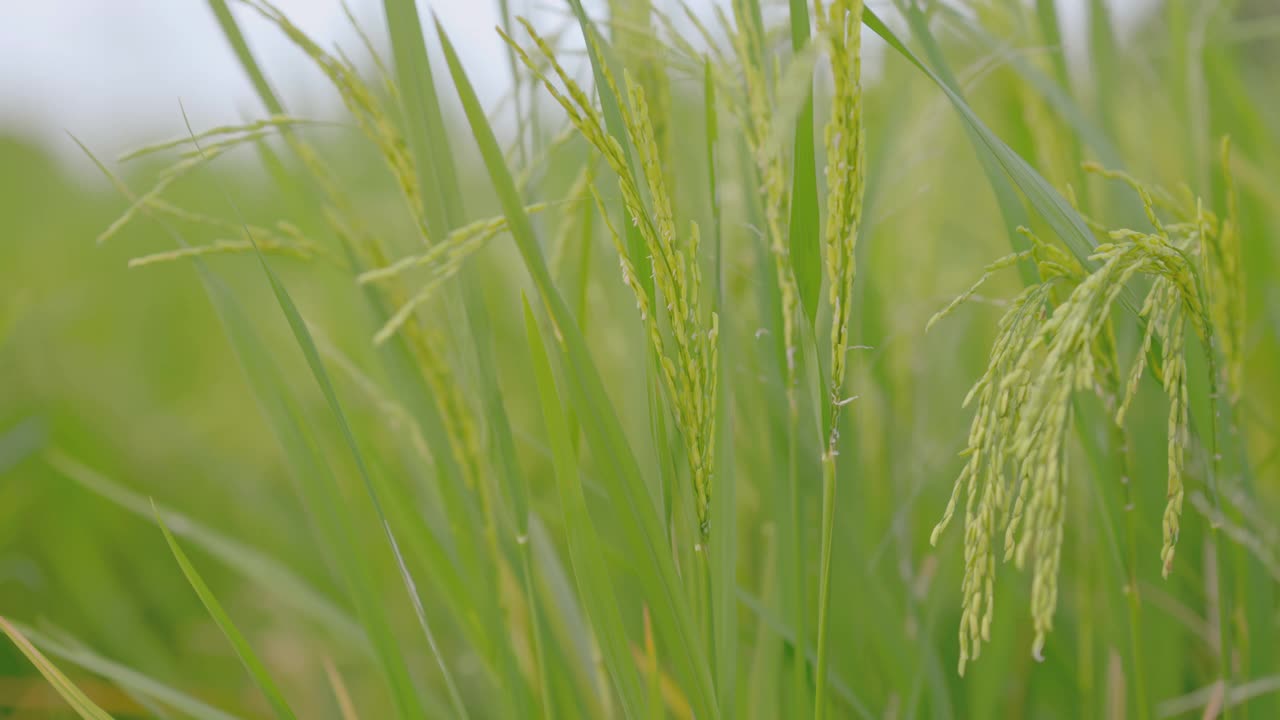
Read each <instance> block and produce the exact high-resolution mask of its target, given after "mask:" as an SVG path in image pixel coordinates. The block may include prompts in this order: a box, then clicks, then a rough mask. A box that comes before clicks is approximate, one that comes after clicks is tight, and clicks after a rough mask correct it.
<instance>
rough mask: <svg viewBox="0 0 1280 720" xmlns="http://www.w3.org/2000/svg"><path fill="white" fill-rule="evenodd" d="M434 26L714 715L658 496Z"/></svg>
mask: <svg viewBox="0 0 1280 720" xmlns="http://www.w3.org/2000/svg"><path fill="white" fill-rule="evenodd" d="M436 29H437V33H438V34H439V36H440V41H441V45H442V46H443V48H444V52H445V59H446V60H447V62H448V65H449V71H450V74H451V75H452V77H453V82H454V87H455V89H456V91H457V92H458V96H459V98H460V99H461V101H462V106H463V109H464V111H465V112H466V115H467V121H468V123H469V124H470V125H471V130H472V135H473V136H474V138H475V140H476V144H477V145H478V146H479V148H480V152H481V156H482V157H483V160H484V163H485V167H486V168H487V169H488V172H489V177H490V180H491V182H492V184H493V186H494V189H495V191H496V192H497V194H498V197H499V199H500V200H501V202H502V207H503V212H504V214H505V215H506V218H507V222H508V224H509V226H510V231H511V235H512V238H513V239H514V240H515V242H516V245H517V248H518V249H519V251H520V255H521V258H522V259H523V261H524V264H525V267H526V269H527V270H528V272H529V274H530V276H531V277H532V278H533V281H534V284H535V286H536V288H537V290H538V294H539V296H540V297H541V299H542V301H543V303H544V304H545V305H546V307H547V309H548V311H549V312H550V313H551V316H552V319H553V320H554V321H555V324H556V327H557V328H558V329H559V330H560V333H561V337H562V338H563V343H564V344H563V348H564V352H565V356H566V358H567V360H568V363H569V369H570V377H572V378H573V382H571V383H570V391H571V393H573V397H574V402H575V403H577V404H578V406H579V412H580V417H581V420H582V429H583V430H584V432H585V433H586V435H587V438H588V442H590V443H591V444H592V446H593V447H594V451H593V452H594V454H595V456H596V457H597V458H600V459H601V461H602V462H609V463H612V464H613V468H614V472H613V473H612V474H611V476H610V480H612V481H613V482H612V488H611V489H613V490H616V492H617V493H618V494H617V496H616V497H617V500H618V501H620V504H621V505H622V506H623V508H624V509H625V510H627V511H628V512H622V513H619V515H618V518H619V520H621V521H622V522H621V523H620V530H621V531H622V533H623V535H624V537H625V538H626V539H627V541H628V543H629V546H630V548H631V549H632V555H633V557H634V559H635V561H636V567H637V571H638V573H637V574H638V578H639V580H640V581H641V584H642V586H643V588H644V593H645V597H646V598H647V599H648V601H649V602H650V609H651V611H652V612H653V613H654V627H655V628H656V629H657V630H658V632H659V634H660V636H661V637H662V642H663V643H664V644H665V646H666V648H667V650H668V652H670V653H671V657H672V661H673V664H674V666H675V667H676V668H678V670H679V672H678V673H677V677H680V678H681V679H683V680H684V681H685V682H687V683H689V684H690V685H691V686H692V692H690V693H689V696H690V703H691V704H692V705H693V707H694V708H695V711H696V713H697V715H698V717H702V718H717V717H719V712H718V708H717V705H716V702H715V696H714V695H715V694H714V684H713V682H712V680H711V673H710V670H709V667H708V664H707V661H706V658H705V655H704V654H703V652H702V647H701V644H700V643H698V641H697V638H698V634H697V631H696V629H695V624H694V622H693V617H692V613H691V612H690V611H689V606H688V603H687V600H686V598H685V596H684V595H683V592H682V590H681V586H680V580H679V577H678V575H677V573H676V570H675V567H674V565H673V563H672V561H671V550H670V547H669V545H668V543H667V541H666V537H665V532H664V530H663V528H662V526H661V521H660V520H659V516H658V512H657V507H656V506H655V505H654V502H653V497H652V496H651V495H650V493H649V491H648V489H647V488H646V486H645V482H644V479H643V477H642V476H641V475H640V472H639V468H638V466H637V464H636V460H635V455H634V454H633V453H632V451H631V448H630V445H629V444H628V442H627V440H626V437H625V435H624V434H623V431H622V427H621V424H620V423H619V421H618V416H617V414H616V412H615V411H614V410H613V407H612V405H611V404H610V402H609V400H608V396H607V395H606V393H605V391H604V386H603V382H602V381H601V379H600V374H599V371H598V370H597V369H596V367H595V364H594V362H593V361H592V360H591V356H590V353H589V352H588V350H587V345H586V340H585V339H584V338H583V336H582V333H581V330H580V329H579V328H578V326H577V325H576V323H575V322H574V319H573V317H572V315H571V314H570V312H569V308H568V306H567V305H566V304H565V302H564V300H563V298H562V297H561V296H560V293H559V291H558V290H557V289H556V287H555V285H554V283H553V282H552V279H551V273H550V271H549V270H548V269H547V264H546V260H545V259H544V258H543V256H542V252H541V249H540V248H539V246H538V242H537V239H536V238H535V236H534V233H533V226H532V224H531V223H530V221H529V217H528V214H527V213H526V212H525V210H524V204H523V202H522V200H521V198H520V196H519V193H518V191H517V189H516V186H515V182H514V180H513V179H512V177H511V172H510V170H509V169H508V167H507V164H506V159H505V158H504V157H503V154H502V148H501V146H500V145H499V144H498V141H497V138H496V137H495V136H494V134H493V128H492V127H490V125H489V121H488V118H487V117H486V116H485V113H484V109H483V108H482V107H481V106H480V102H479V100H478V98H477V97H476V95H475V90H474V89H473V88H472V86H471V82H470V80H469V79H468V78H467V75H466V71H465V70H464V69H463V68H462V64H461V62H460V61H459V60H458V57H457V53H456V52H455V50H454V48H453V44H452V43H451V42H450V40H449V38H448V35H447V33H445V31H444V28H443V27H442V26H441V25H440V24H439V21H438V19H437V21H436Z"/></svg>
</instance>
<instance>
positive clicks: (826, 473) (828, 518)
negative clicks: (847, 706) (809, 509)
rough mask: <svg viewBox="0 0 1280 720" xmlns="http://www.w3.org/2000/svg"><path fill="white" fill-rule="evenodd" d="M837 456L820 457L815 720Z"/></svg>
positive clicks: (823, 658) (820, 710) (823, 689)
mask: <svg viewBox="0 0 1280 720" xmlns="http://www.w3.org/2000/svg"><path fill="white" fill-rule="evenodd" d="M835 504H836V456H835V451H834V448H833V447H829V448H828V449H827V452H826V453H824V454H823V456H822V556H821V567H820V569H819V571H818V572H819V575H818V659H817V663H815V664H816V672H817V677H816V678H815V679H814V681H815V687H816V690H815V691H814V695H813V717H814V720H822V719H823V718H824V717H825V716H826V707H827V702H826V693H827V613H828V610H829V607H830V605H831V536H832V530H833V529H834V527H835V510H836V508H835Z"/></svg>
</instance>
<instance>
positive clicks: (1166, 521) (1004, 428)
mask: <svg viewBox="0 0 1280 720" xmlns="http://www.w3.org/2000/svg"><path fill="white" fill-rule="evenodd" d="M1086 170H1088V171H1091V172H1096V173H1099V174H1102V175H1104V176H1106V177H1110V178H1114V179H1118V180H1120V181H1122V182H1125V183H1126V184H1128V185H1129V186H1130V187H1131V188H1133V190H1134V191H1135V192H1136V193H1137V194H1138V197H1139V199H1140V201H1141V203H1142V206H1143V209H1144V212H1145V213H1146V216H1147V220H1148V222H1149V223H1150V224H1151V227H1152V229H1153V232H1140V231H1135V230H1128V229H1122V230H1113V231H1111V232H1110V233H1109V237H1108V240H1109V242H1104V243H1102V244H1101V245H1099V246H1098V247H1097V248H1096V249H1095V252H1094V254H1093V255H1092V257H1091V260H1093V261H1094V262H1097V263H1099V265H1098V267H1097V269H1095V270H1094V271H1093V272H1091V273H1088V274H1085V273H1084V272H1083V270H1082V269H1081V268H1080V266H1079V265H1078V263H1074V261H1072V260H1071V259H1070V258H1069V257H1068V256H1066V255H1065V253H1063V252H1062V251H1061V250H1057V249H1055V248H1053V247H1052V246H1049V245H1046V244H1045V243H1043V242H1041V241H1039V240H1038V239H1037V238H1035V236H1034V235H1030V233H1028V235H1029V236H1030V237H1031V238H1032V240H1033V248H1032V250H1031V251H1029V252H1030V253H1031V254H1032V255H1034V256H1035V258H1036V260H1037V264H1038V266H1039V267H1040V271H1041V277H1042V282H1041V283H1040V284H1037V285H1034V286H1032V287H1030V288H1028V289H1027V290H1026V291H1024V292H1023V294H1022V295H1020V296H1019V299H1018V300H1016V301H1015V302H1014V304H1013V305H1011V306H1010V308H1009V309H1008V311H1007V312H1006V314H1005V316H1004V317H1003V318H1002V319H1001V322H1000V329H999V332H998V335H997V339H996V343H995V345H994V347H993V349H992V353H991V356H990V359H989V361H988V366H987V371H986V372H985V373H984V375H983V376H982V378H981V379H979V381H978V383H977V384H976V385H975V386H974V387H973V389H972V390H971V391H970V393H969V395H968V397H967V398H966V404H968V403H969V402H971V401H972V400H974V399H977V400H978V406H977V411H976V413H975V415H974V420H973V423H972V425H971V427H970V436H969V443H968V447H967V449H966V451H965V452H966V454H967V455H968V460H967V462H966V464H965V467H964V469H963V470H962V471H961V474H960V477H959V478H958V479H957V482H956V486H955V490H954V492H953V494H952V497H951V500H950V502H949V503H948V505H947V509H946V511H945V512H944V514H943V517H942V520H941V521H940V522H939V523H938V525H937V527H935V529H934V532H933V535H932V537H931V541H932V542H934V543H936V542H937V540H938V538H939V536H940V535H941V533H942V531H943V530H944V529H945V528H946V526H947V524H948V523H949V522H950V520H951V518H952V516H953V514H954V512H955V509H956V505H957V504H958V501H959V497H960V494H961V492H962V490H963V492H964V493H965V494H966V496H967V502H966V511H965V528H966V530H965V579H964V582H963V584H962V594H963V595H962V597H963V606H964V614H963V617H962V620H961V627H960V648H961V650H960V672H961V673H962V674H963V672H964V668H965V664H966V663H967V662H968V661H969V660H973V659H975V658H977V657H978V654H979V652H980V649H981V646H982V643H983V642H985V641H986V640H988V639H989V637H990V622H991V613H992V605H993V601H994V594H993V585H992V579H993V577H994V572H995V560H994V550H993V549H992V547H991V537H992V535H993V533H994V532H995V530H996V527H997V517H999V522H1000V524H1002V525H1003V526H1004V533H1005V538H1004V556H1005V559H1006V560H1012V561H1014V562H1015V564H1016V565H1017V566H1018V567H1019V568H1022V567H1025V566H1026V564H1027V563H1028V562H1030V563H1031V565H1032V575H1033V579H1032V598H1031V606H1032V619H1033V625H1034V630H1035V639H1034V643H1033V653H1034V654H1035V656H1036V657H1040V656H1041V653H1042V650H1043V648H1044V644H1045V641H1046V637H1047V634H1048V632H1049V631H1050V630H1051V629H1052V627H1053V615H1054V612H1055V609H1056V606H1057V598H1058V579H1057V575H1058V568H1059V564H1060V558H1061V551H1062V550H1061V547H1062V536H1063V523H1064V518H1065V507H1066V505H1065V502H1064V497H1065V494H1066V492H1067V489H1068V481H1069V477H1070V473H1069V469H1068V465H1067V456H1068V449H1067V447H1066V437H1067V431H1068V428H1069V426H1070V423H1071V417H1072V412H1073V409H1072V396H1073V394H1074V393H1076V392H1081V391H1093V392H1097V393H1100V394H1101V393H1106V392H1110V393H1119V392H1120V388H1119V387H1118V386H1119V379H1118V377H1116V372H1115V368H1114V360H1113V359H1112V356H1113V355H1114V349H1113V348H1114V339H1113V338H1112V337H1111V332H1112V331H1111V311H1112V307H1113V306H1114V304H1115V302H1116V300H1117V299H1118V298H1119V297H1120V294H1121V293H1122V292H1123V291H1124V290H1125V288H1126V287H1128V286H1129V285H1130V284H1131V283H1132V282H1133V281H1134V279H1135V278H1138V277H1147V278H1150V280H1151V284H1150V287H1149V290H1148V293H1147V296H1146V298H1145V300H1144V302H1143V305H1142V308H1141V310H1140V311H1139V317H1140V319H1141V320H1142V321H1143V322H1145V324H1146V325H1145V328H1144V330H1143V333H1142V335H1141V341H1140V343H1139V347H1138V351H1137V353H1136V356H1135V358H1134V361H1133V366H1132V367H1131V368H1130V371H1129V375H1128V378H1127V380H1126V382H1125V383H1124V387H1123V394H1122V395H1120V396H1119V397H1118V398H1115V397H1111V398H1106V397H1104V400H1108V404H1107V406H1108V407H1110V408H1113V410H1114V413H1115V421H1116V423H1117V424H1119V425H1122V424H1123V422H1124V420H1125V417H1126V414H1127V413H1128V410H1129V408H1130V407H1131V405H1132V402H1133V399H1134V396H1135V394H1136V392H1137V389H1138V385H1139V382H1140V380H1141V377H1142V374H1143V371H1144V369H1145V368H1147V367H1148V366H1151V369H1152V371H1153V372H1154V373H1155V374H1156V375H1157V377H1158V378H1159V380H1160V383H1161V388H1162V389H1163V391H1164V394H1165V395H1166V397H1167V398H1168V401H1169V413H1168V421H1167V428H1166V441H1167V452H1166V463H1167V488H1166V495H1167V502H1166V505H1165V509H1164V513H1163V517H1162V521H1161V524H1162V536H1163V542H1162V547H1161V550H1160V559H1161V571H1162V573H1163V574H1164V575H1166V576H1167V575H1168V574H1169V572H1170V570H1171V568H1172V563H1173V558H1174V553H1175V550H1176V547H1177V542H1178V536H1179V533H1180V524H1181V516H1182V506H1183V498H1184V496H1185V488H1184V479H1185V477H1186V474H1187V468H1186V448H1187V446H1188V445H1189V443H1190V442H1191V436H1190V399H1189V390H1188V379H1187V359H1186V357H1187V352H1188V350H1187V344H1186V328H1187V327H1188V326H1190V327H1191V328H1192V329H1193V330H1194V331H1195V332H1196V334H1197V335H1198V336H1199V337H1200V338H1201V340H1202V341H1204V342H1205V343H1206V344H1207V345H1210V346H1211V345H1212V338H1213V336H1214V333H1215V330H1216V329H1217V328H1218V327H1219V324H1220V323H1222V322H1227V321H1226V320H1221V319H1220V318H1225V317H1226V316H1227V313H1230V312H1238V306H1234V305H1233V304H1232V303H1231V301H1220V302H1219V303H1218V307H1219V310H1217V311H1215V310H1214V309H1213V308H1214V304H1215V297H1214V296H1213V294H1212V292H1210V294H1209V297H1206V296H1205V291H1204V290H1203V288H1204V287H1206V285H1205V284H1201V283H1198V282H1197V273H1200V272H1203V273H1204V274H1205V275H1206V276H1209V277H1212V276H1213V275H1214V273H1219V275H1220V276H1221V278H1222V279H1220V280H1218V281H1215V282H1219V283H1221V284H1223V285H1226V284H1227V283H1229V282H1230V281H1228V280H1226V279H1225V278H1226V277H1227V276H1228V275H1229V273H1230V272H1231V271H1229V270H1221V269H1215V268H1217V267H1218V266H1219V265H1222V264H1224V263H1227V261H1226V260H1225V258H1224V257H1223V256H1224V255H1225V253H1226V252H1229V251H1227V250H1225V249H1224V250H1223V252H1222V253H1218V252H1217V251H1216V250H1215V249H1214V243H1215V242H1217V241H1220V239H1221V237H1222V236H1223V234H1230V232H1232V231H1233V229H1232V228H1231V227H1230V224H1229V222H1219V221H1218V220H1217V219H1216V217H1215V216H1213V215H1212V213H1209V212H1207V211H1205V210H1204V208H1203V205H1202V203H1200V201H1198V200H1194V201H1193V200H1189V199H1188V200H1184V201H1182V202H1183V204H1182V205H1181V206H1175V205H1174V204H1173V203H1174V202H1175V201H1174V200H1173V199H1172V198H1173V196H1172V195H1170V194H1169V193H1167V192H1164V191H1161V190H1159V189H1155V190H1152V189H1149V188H1148V187H1147V186H1145V185H1143V184H1142V183H1140V182H1138V181H1137V180H1136V179H1134V178H1132V177H1131V176H1129V175H1126V174H1124V173H1119V172H1114V171H1108V170H1103V169H1102V168H1100V167H1099V166H1097V165H1093V164H1088V165H1086ZM1161 211H1165V212H1169V213H1170V214H1171V215H1172V216H1173V217H1172V219H1170V220H1166V219H1164V218H1162V217H1161ZM1013 257H1015V256H1007V257H1006V258H1002V259H1001V260H1000V261H997V262H996V263H994V264H993V265H992V266H990V267H989V271H990V269H998V267H1007V266H1008V265H1010V264H1012V263H1013V262H1014V260H1012V259H1011V258H1013ZM1234 262H1237V263H1238V260H1236V261H1234ZM983 279H984V280H985V279H986V278H985V276H984V278H983ZM1055 281H1065V282H1066V284H1067V285H1068V286H1070V287H1071V290H1070V292H1069V294H1067V295H1066V296H1065V297H1057V296H1056V295H1055V294H1054V292H1053V287H1054V285H1055V284H1056V283H1055ZM975 287H976V286H975ZM971 293H972V290H970V291H969V292H968V293H966V294H964V295H962V296H961V298H960V300H963V299H964V298H966V297H968V296H969V295H970V294H971ZM1029 303H1030V304H1029ZM957 304H958V303H957V302H953V303H952V304H951V305H949V306H948V307H947V308H946V309H945V310H944V311H943V312H942V313H940V315H945V314H946V313H948V312H950V311H951V310H952V309H953V308H954V307H955V306H956V305H957ZM1048 307H1052V308H1053V309H1052V312H1051V313H1049V314H1048V315H1047V316H1046V315H1045V314H1044V312H1043V309H1044V308H1048ZM1157 342H1158V343H1159V347H1160V348H1161V353H1160V357H1159V358H1158V359H1155V358H1152V357H1151V354H1152V351H1153V349H1154V347H1155V346H1156V343H1157ZM1155 363H1158V364H1155ZM1108 388H1110V389H1108ZM1113 402H1114V403H1115V405H1112V404H1111V403H1113ZM1015 487H1016V490H1014V488H1015Z"/></svg>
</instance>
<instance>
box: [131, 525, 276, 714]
mask: <svg viewBox="0 0 1280 720" xmlns="http://www.w3.org/2000/svg"><path fill="white" fill-rule="evenodd" d="M151 509H152V513H153V514H154V516H155V521H156V524H157V525H159V526H160V532H162V533H164V540H165V542H166V543H168V545H169V551H170V552H172V553H173V558H174V559H175V560H177V561H178V567H180V568H182V574H183V575H185V576H186V578H187V582H188V583H190V584H191V589H192V590H195V591H196V595H198V596H200V602H201V603H203V604H204V607H205V609H206V610H208V611H209V615H210V617H212V618H213V621H214V622H215V623H217V624H218V629H220V630H222V634H223V635H225V636H226V637H227V641H228V642H230V643H231V647H232V648H233V649H235V651H236V655H237V656H238V657H239V658H240V662H241V663H243V664H244V668H245V670H247V671H248V672H249V677H251V678H252V679H253V682H254V684H256V685H257V686H258V689H259V690H261V691H262V694H263V695H264V696H266V698H267V702H268V703H270V704H271V709H272V710H273V711H274V712H275V714H276V717H280V718H294V717H295V715H294V714H293V710H292V709H291V708H290V707H289V702H288V701H287V700H285V699H284V694H283V693H281V692H280V688H279V687H278V686H277V685H276V682H275V680H273V679H272V677H271V673H270V672H269V671H268V670H267V666H266V665H265V664H263V662H262V660H261V659H260V658H259V657H258V654H257V653H255V652H254V651H253V648H252V647H251V646H250V645H249V641H248V640H246V639H245V637H244V635H243V634H242V633H241V632H240V630H239V628H237V627H236V625H235V623H234V622H233V621H232V620H231V616H230V615H228V614H227V612H226V610H225V609H223V607H222V603H220V602H218V598H217V597H216V596H215V595H214V594H213V591H212V590H210V589H209V586H208V585H207V584H206V583H205V581H204V578H202V577H200V572H199V571H198V570H196V568H195V566H194V565H192V564H191V560H190V559H189V558H188V557H187V554H186V553H185V552H183V551H182V547H181V546H179V545H178V541H177V540H176V539H175V538H174V537H173V533H171V532H169V527H168V526H167V525H165V522H164V518H163V517H162V516H161V514H160V508H159V507H158V506H156V504H155V503H154V502H152V504H151Z"/></svg>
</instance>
